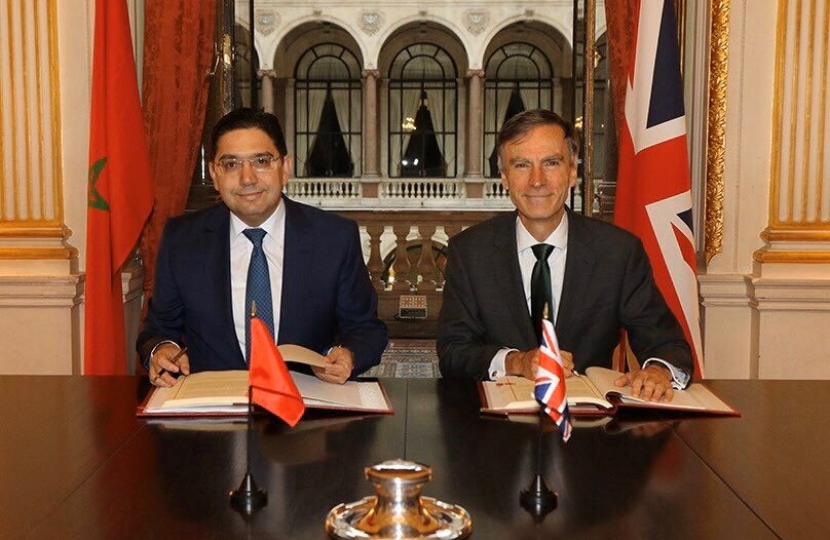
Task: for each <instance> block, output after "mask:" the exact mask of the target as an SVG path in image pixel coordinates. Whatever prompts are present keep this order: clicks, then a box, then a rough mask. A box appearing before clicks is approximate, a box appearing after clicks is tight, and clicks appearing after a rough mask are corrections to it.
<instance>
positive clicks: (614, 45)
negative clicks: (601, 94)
mask: <svg viewBox="0 0 830 540" xmlns="http://www.w3.org/2000/svg"><path fill="white" fill-rule="evenodd" d="M636 17H637V5H636V4H635V3H634V2H631V1H630V0H606V1H605V20H606V23H607V28H608V30H607V36H608V66H609V70H610V75H611V96H612V98H613V103H614V125H615V126H616V127H617V139H618V140H619V138H620V136H621V135H620V130H621V129H622V128H623V125H624V124H625V117H624V115H625V84H626V79H627V75H626V74H627V73H628V63H629V61H630V60H631V50H632V48H633V47H634V39H635V37H636V36H635V35H634V29H635V28H636Z"/></svg>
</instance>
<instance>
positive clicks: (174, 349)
mask: <svg viewBox="0 0 830 540" xmlns="http://www.w3.org/2000/svg"><path fill="white" fill-rule="evenodd" d="M181 351H182V350H181V349H180V348H179V347H178V346H177V345H174V344H172V343H166V344H164V345H162V346H160V347H159V348H158V349H156V354H154V355H153V356H152V358H150V372H149V374H148V375H149V377H150V382H151V383H153V384H154V385H156V386H173V385H174V384H176V377H175V374H176V373H181V374H182V375H190V358H188V357H187V352H184V353H183V354H181V355H179V353H180V352H181Z"/></svg>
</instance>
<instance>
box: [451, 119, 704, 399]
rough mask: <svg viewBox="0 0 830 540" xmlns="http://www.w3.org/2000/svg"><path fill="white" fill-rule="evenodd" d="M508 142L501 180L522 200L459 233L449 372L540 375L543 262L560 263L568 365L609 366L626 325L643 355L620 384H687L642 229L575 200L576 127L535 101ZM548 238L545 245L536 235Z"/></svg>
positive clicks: (660, 394) (502, 137) (510, 127)
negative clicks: (535, 294)
mask: <svg viewBox="0 0 830 540" xmlns="http://www.w3.org/2000/svg"><path fill="white" fill-rule="evenodd" d="M498 152H499V163H500V170H501V177H502V185H503V186H504V187H505V188H506V189H508V190H509V193H510V198H511V200H512V201H513V203H514V204H515V206H516V210H517V211H516V212H515V213H511V214H509V215H503V216H498V217H496V218H493V219H491V220H488V221H485V222H483V223H480V224H477V225H475V226H473V227H470V228H469V229H467V230H465V231H463V232H462V233H460V234H458V235H456V236H455V237H454V238H452V239H451V240H450V244H449V256H448V260H447V266H446V276H445V277H446V282H445V285H444V298H443V305H442V308H441V314H440V318H439V325H438V328H439V330H438V340H437V350H438V357H439V360H440V367H441V372H442V373H443V374H444V375H445V376H461V377H469V378H475V379H480V380H481V379H484V380H486V379H495V378H498V377H500V376H503V375H523V376H525V377H527V378H531V379H532V378H534V377H535V374H536V368H537V366H538V360H539V349H538V346H539V338H538V334H537V330H538V329H537V326H539V325H540V321H534V320H532V318H531V281H532V279H534V278H533V277H532V275H533V273H534V272H536V271H537V268H541V266H537V261H538V265H542V264H545V265H547V266H548V269H549V273H550V277H549V278H548V279H546V280H545V281H548V282H549V284H550V294H551V298H550V301H549V303H550V308H551V311H552V313H550V317H551V318H552V319H553V320H554V323H555V329H556V334H557V336H558V340H559V345H560V347H561V349H562V351H563V363H564V364H565V368H566V369H565V370H566V375H571V374H572V371H573V370H576V371H582V370H584V369H585V368H587V367H589V366H606V367H610V364H611V355H612V351H613V349H614V347H615V346H616V345H617V343H618V342H619V339H620V331H621V329H625V330H627V331H628V336H629V340H630V343H631V347H632V350H633V351H634V353H635V355H636V356H637V358H638V359H640V361H644V364H643V369H641V370H638V371H636V372H635V373H627V374H625V375H622V376H621V377H620V378H619V379H618V380H617V384H618V385H620V386H625V385H629V384H630V385H631V386H632V391H633V392H634V393H635V394H636V395H641V396H642V397H645V398H647V399H653V400H660V399H663V400H669V399H671V398H672V395H673V389H676V388H684V387H685V386H687V385H688V383H689V379H690V374H691V371H692V360H691V353H690V349H689V345H688V344H687V343H686V341H685V339H684V336H683V331H682V329H681V328H680V325H679V324H678V322H677V320H676V319H675V317H674V315H673V314H672V313H671V311H670V310H669V308H668V306H667V305H666V302H665V300H664V299H663V297H662V295H661V294H660V291H659V290H658V289H657V287H656V285H655V283H654V280H653V276H652V272H651V266H650V264H649V262H648V257H647V255H646V253H645V251H644V249H643V246H642V243H641V242H640V240H639V239H638V238H637V237H635V236H634V235H632V234H630V233H628V232H626V231H624V230H622V229H620V228H618V227H615V226H614V225H611V224H608V223H605V222H602V221H599V220H594V219H591V218H587V217H584V216H581V215H578V214H574V213H572V212H570V211H568V210H567V209H566V208H565V201H566V199H567V196H568V194H569V191H570V189H571V188H573V187H574V186H575V185H576V178H577V163H576V160H577V155H578V143H577V139H576V135H575V133H574V132H573V128H572V127H571V126H570V124H568V123H567V122H565V121H564V120H562V119H561V118H560V117H559V116H557V115H556V114H555V113H552V112H550V111H544V110H534V111H526V112H523V113H520V114H518V115H516V116H514V117H513V118H511V119H510V120H509V121H507V122H505V124H504V127H503V128H502V131H501V133H500V134H499V140H498ZM545 244H547V245H548V246H546V247H545V248H546V249H543V250H538V251H539V253H540V255H536V252H537V248H536V247H535V246H539V247H542V246H544V245H545ZM549 246H553V247H552V248H550V247H549ZM542 253H544V254H545V255H541V254H542ZM545 257H546V259H545Z"/></svg>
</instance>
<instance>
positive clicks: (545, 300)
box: [530, 244, 554, 343]
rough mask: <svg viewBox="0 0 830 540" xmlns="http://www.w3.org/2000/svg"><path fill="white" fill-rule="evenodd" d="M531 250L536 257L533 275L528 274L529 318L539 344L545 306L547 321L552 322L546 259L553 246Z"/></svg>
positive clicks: (538, 245)
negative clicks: (546, 307) (531, 320)
mask: <svg viewBox="0 0 830 540" xmlns="http://www.w3.org/2000/svg"><path fill="white" fill-rule="evenodd" d="M531 249H533V254H534V255H536V263H535V264H534V265H533V273H531V274H530V316H531V319H533V330H534V331H535V332H536V339H537V340H538V342H539V343H541V342H542V316H543V312H544V310H545V304H547V305H548V319H550V320H551V321H553V309H554V306H553V294H552V293H551V289H550V266H548V257H550V254H551V252H552V251H553V246H552V245H550V244H536V245H535V246H533V247H532V248H531Z"/></svg>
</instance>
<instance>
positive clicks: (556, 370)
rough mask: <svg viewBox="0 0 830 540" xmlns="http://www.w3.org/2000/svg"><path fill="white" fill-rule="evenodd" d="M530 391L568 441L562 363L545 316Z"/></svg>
mask: <svg viewBox="0 0 830 540" xmlns="http://www.w3.org/2000/svg"><path fill="white" fill-rule="evenodd" d="M533 393H534V396H535V397H536V401H538V402H539V405H540V406H541V407H542V409H543V410H544V411H545V413H547V415H548V416H550V417H551V418H552V419H553V421H554V422H556V425H557V426H559V430H560V431H561V432H562V440H563V441H565V442H568V439H570V438H571V414H570V412H569V411H568V398H567V397H566V396H565V366H564V365H563V364H562V354H561V352H560V351H559V340H557V339H556V332H555V331H554V330H553V323H552V322H550V320H549V319H548V318H547V317H545V318H543V319H542V344H541V345H540V346H539V368H538V369H537V370H536V386H535V388H534V390H533Z"/></svg>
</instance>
